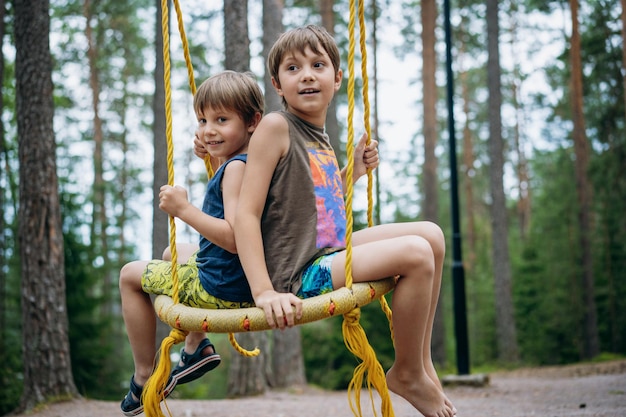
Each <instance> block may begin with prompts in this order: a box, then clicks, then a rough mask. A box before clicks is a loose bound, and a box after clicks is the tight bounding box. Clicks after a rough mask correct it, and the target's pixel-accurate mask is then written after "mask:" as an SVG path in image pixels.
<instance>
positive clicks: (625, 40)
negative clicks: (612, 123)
mask: <svg viewBox="0 0 626 417" xmlns="http://www.w3.org/2000/svg"><path fill="white" fill-rule="evenodd" d="M621 3H622V13H621V17H622V74H623V77H622V88H623V89H624V114H625V115H626V0H621Z"/></svg>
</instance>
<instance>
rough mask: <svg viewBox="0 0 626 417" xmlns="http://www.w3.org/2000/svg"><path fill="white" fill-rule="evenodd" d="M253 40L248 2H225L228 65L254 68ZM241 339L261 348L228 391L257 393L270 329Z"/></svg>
mask: <svg viewBox="0 0 626 417" xmlns="http://www.w3.org/2000/svg"><path fill="white" fill-rule="evenodd" d="M249 45H250V40H249V36H248V2H247V1H238V0H226V1H225V2H224V54H225V56H226V60H225V65H224V66H225V68H226V69H229V70H234V71H248V70H249V69H250V46H249ZM238 340H239V342H240V343H241V344H242V346H248V347H255V346H258V347H259V348H260V349H261V354H260V355H259V356H257V357H255V358H246V357H243V356H241V355H234V356H233V360H232V362H231V366H230V369H229V375H228V389H227V391H228V395H229V396H241V395H254V394H260V393H263V392H265V391H266V390H267V387H268V380H269V379H270V377H271V362H270V359H269V356H268V352H269V349H268V347H269V343H268V334H267V332H252V333H241V334H239V335H238Z"/></svg>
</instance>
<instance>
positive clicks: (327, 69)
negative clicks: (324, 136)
mask: <svg viewBox="0 0 626 417" xmlns="http://www.w3.org/2000/svg"><path fill="white" fill-rule="evenodd" d="M314 49H315V50H313V49H312V48H311V47H309V46H307V47H306V48H304V51H302V52H300V51H293V52H292V53H288V54H285V56H284V57H283V60H282V61H281V63H280V65H279V66H278V74H277V75H278V77H277V78H278V79H276V78H272V84H273V85H274V88H275V89H276V92H277V93H278V95H280V96H281V97H283V99H284V101H285V103H286V107H287V110H288V111H290V112H291V113H293V114H295V115H296V116H298V117H300V118H302V119H304V120H307V121H308V122H310V123H313V124H315V125H318V126H323V125H324V122H325V120H326V111H327V109H328V105H329V104H330V102H331V100H332V99H333V97H334V95H335V93H336V92H337V90H339V87H340V85H341V76H342V72H341V71H336V70H335V67H334V66H333V62H332V60H331V58H330V57H329V55H328V53H327V52H326V51H325V50H324V48H322V47H321V45H317V47H316V48H314ZM316 51H317V52H316Z"/></svg>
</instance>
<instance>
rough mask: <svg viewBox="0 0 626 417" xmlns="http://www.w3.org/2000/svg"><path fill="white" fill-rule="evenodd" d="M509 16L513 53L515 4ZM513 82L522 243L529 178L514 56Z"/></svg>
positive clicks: (519, 78) (526, 229)
mask: <svg viewBox="0 0 626 417" xmlns="http://www.w3.org/2000/svg"><path fill="white" fill-rule="evenodd" d="M508 13H509V15H510V16H511V17H512V19H511V20H512V26H511V33H510V37H511V50H513V51H515V50H516V48H517V47H518V45H519V40H518V38H517V33H518V30H517V23H516V22H517V19H516V16H517V15H519V14H520V13H519V7H518V6H517V4H513V3H511V4H510V9H509V12H508ZM513 59H514V67H513V75H514V76H513V81H512V83H511V90H512V91H511V96H512V98H513V107H514V109H515V126H514V133H513V137H514V138H515V148H514V149H515V153H516V154H517V165H516V173H517V192H518V197H517V219H518V223H519V234H520V239H521V240H522V241H526V237H527V236H528V233H529V231H530V230H529V229H530V214H531V205H530V178H529V174H528V161H527V159H526V152H525V151H524V146H523V145H524V144H523V142H522V134H521V133H522V125H523V118H524V117H523V116H524V115H523V109H522V107H521V106H520V102H519V86H520V85H521V84H522V81H523V76H522V74H521V71H520V64H519V61H518V59H517V57H516V56H514V58H513Z"/></svg>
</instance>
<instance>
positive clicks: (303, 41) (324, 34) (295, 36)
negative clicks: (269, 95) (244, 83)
mask: <svg viewBox="0 0 626 417" xmlns="http://www.w3.org/2000/svg"><path fill="white" fill-rule="evenodd" d="M307 47H309V48H311V51H313V52H314V53H316V54H319V55H321V54H322V52H323V51H326V53H327V54H328V57H329V58H330V61H331V63H332V64H333V68H334V69H335V74H337V73H338V72H339V66H340V65H341V55H340V54H339V48H337V43H336V42H335V39H334V38H333V37H332V36H330V33H328V31H327V30H326V29H324V28H323V27H322V26H317V25H307V26H304V27H299V28H295V29H291V30H288V31H287V32H285V33H283V34H282V35H280V37H279V38H278V40H276V42H275V43H274V45H273V46H272V49H270V52H269V54H268V56H267V70H268V71H269V74H270V76H271V77H272V78H273V79H274V80H275V81H276V83H278V85H280V80H279V79H278V68H279V67H280V63H281V62H282V61H283V59H284V58H285V56H286V55H287V54H292V53H294V52H296V51H297V52H300V53H302V54H304V51H305V50H306V48H307ZM283 104H286V102H285V99H284V97H283Z"/></svg>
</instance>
